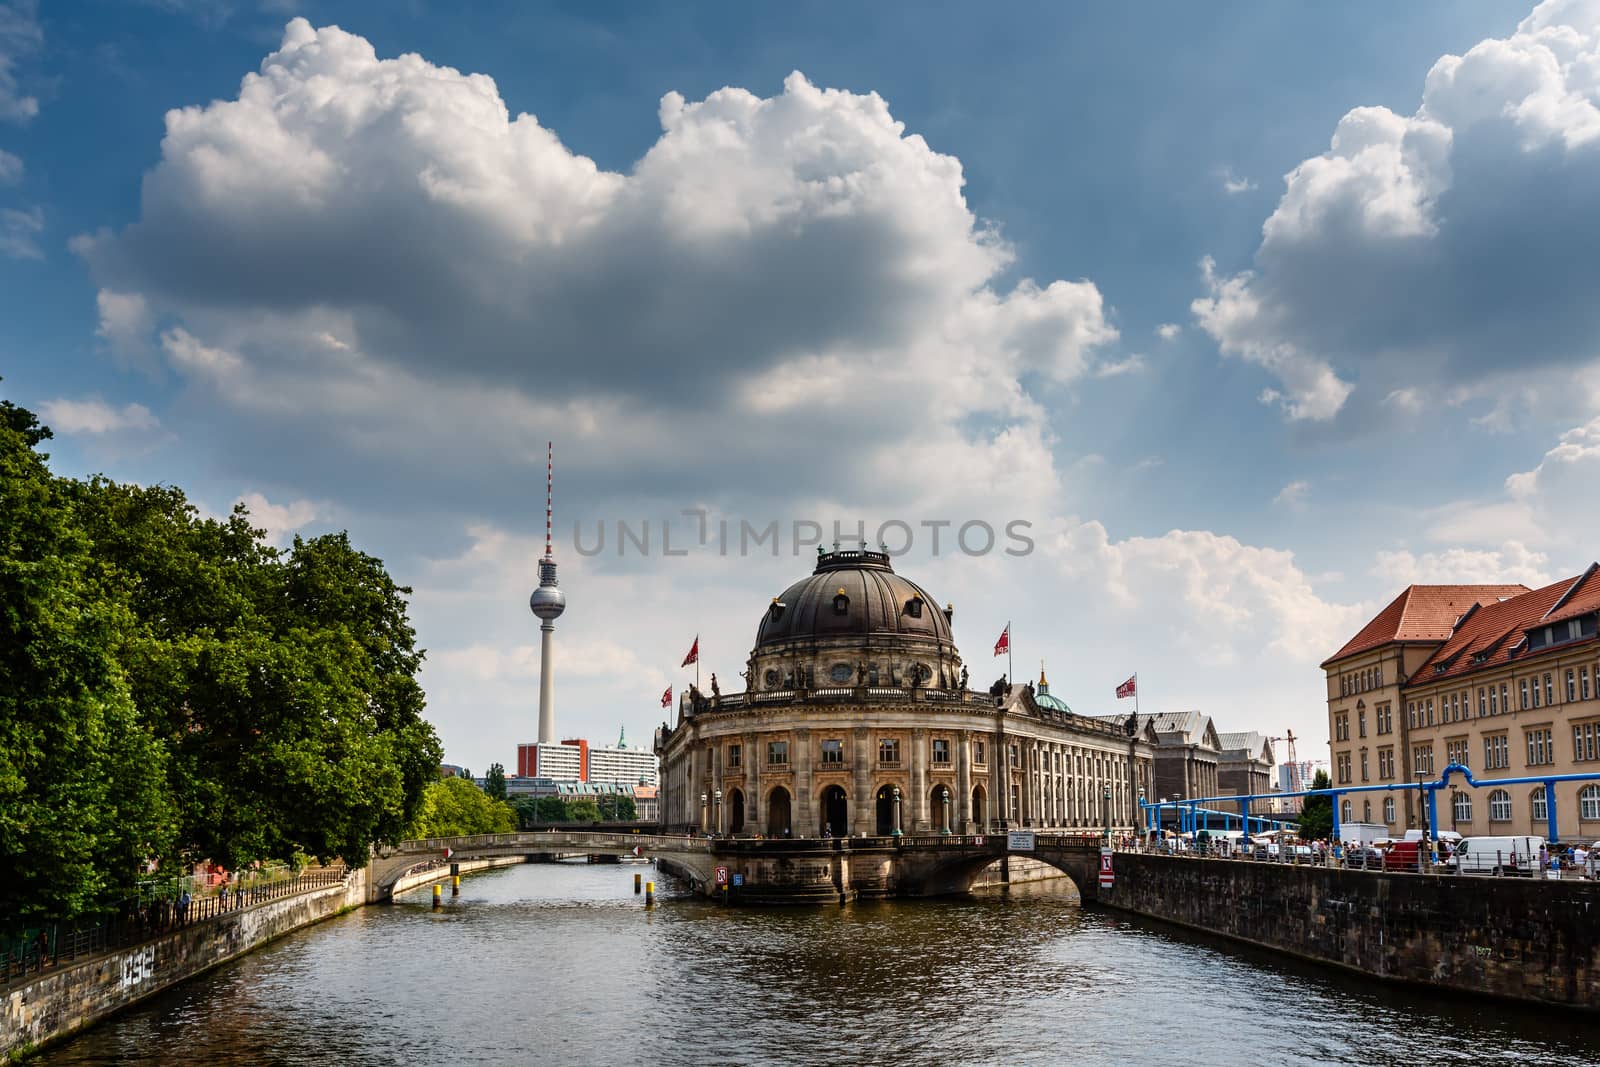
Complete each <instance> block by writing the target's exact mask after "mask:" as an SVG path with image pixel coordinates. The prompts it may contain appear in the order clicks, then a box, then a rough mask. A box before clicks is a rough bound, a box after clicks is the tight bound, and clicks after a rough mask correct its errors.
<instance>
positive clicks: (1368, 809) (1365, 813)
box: [1361, 800, 1372, 822]
mask: <svg viewBox="0 0 1600 1067" xmlns="http://www.w3.org/2000/svg"><path fill="white" fill-rule="evenodd" d="M1361 821H1362V822H1371V821H1372V801H1370V800H1363V801H1362V802H1361Z"/></svg>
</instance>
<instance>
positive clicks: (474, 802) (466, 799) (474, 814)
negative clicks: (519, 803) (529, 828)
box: [411, 778, 517, 837]
mask: <svg viewBox="0 0 1600 1067" xmlns="http://www.w3.org/2000/svg"><path fill="white" fill-rule="evenodd" d="M516 825H517V816H516V812H515V811H513V810H512V808H511V805H509V804H507V803H506V802H505V801H503V800H496V799H494V798H493V797H491V796H490V795H489V794H487V793H485V792H484V791H483V790H481V789H479V788H478V787H477V786H476V785H475V784H474V783H473V782H472V781H471V780H470V779H467V778H440V779H438V780H436V781H433V782H430V783H428V787H427V789H426V790H424V791H423V794H422V804H421V806H420V808H419V810H418V812H417V819H416V822H415V824H414V825H413V828H412V833H411V836H412V837H469V836H471V835H473V834H505V833H510V832H511V831H512V830H514V829H515V828H516Z"/></svg>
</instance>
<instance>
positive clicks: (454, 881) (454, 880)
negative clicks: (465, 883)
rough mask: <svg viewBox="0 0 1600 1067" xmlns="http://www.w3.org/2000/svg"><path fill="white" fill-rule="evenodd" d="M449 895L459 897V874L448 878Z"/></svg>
mask: <svg viewBox="0 0 1600 1067" xmlns="http://www.w3.org/2000/svg"><path fill="white" fill-rule="evenodd" d="M450 895H451V896H453V897H459V896H460V895H461V876H460V875H459V874H452V875H451V876H450Z"/></svg>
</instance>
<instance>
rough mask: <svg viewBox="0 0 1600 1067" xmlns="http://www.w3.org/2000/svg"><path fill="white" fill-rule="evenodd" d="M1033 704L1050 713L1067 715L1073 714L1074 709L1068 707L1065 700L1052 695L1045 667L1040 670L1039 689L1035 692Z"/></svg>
mask: <svg viewBox="0 0 1600 1067" xmlns="http://www.w3.org/2000/svg"><path fill="white" fill-rule="evenodd" d="M1033 702H1034V703H1035V704H1037V705H1039V706H1040V707H1041V708H1046V709H1048V710H1050V711H1059V712H1063V713H1065V714H1067V715H1071V714H1072V709H1071V708H1069V707H1068V706H1067V702H1066V701H1065V700H1062V699H1060V698H1059V697H1053V696H1051V695H1050V683H1049V682H1047V681H1045V680H1044V668H1043V667H1041V668H1039V688H1038V689H1036V690H1034V693H1033Z"/></svg>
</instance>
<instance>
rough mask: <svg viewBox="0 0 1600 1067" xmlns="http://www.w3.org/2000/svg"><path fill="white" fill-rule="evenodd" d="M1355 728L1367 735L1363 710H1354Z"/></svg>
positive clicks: (1364, 735)
mask: <svg viewBox="0 0 1600 1067" xmlns="http://www.w3.org/2000/svg"><path fill="white" fill-rule="evenodd" d="M1356 729H1357V730H1359V731H1361V736H1362V737H1366V736H1367V713H1366V712H1364V711H1358V712H1356ZM1245 814H1247V815H1248V814H1249V812H1246V813H1245Z"/></svg>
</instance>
